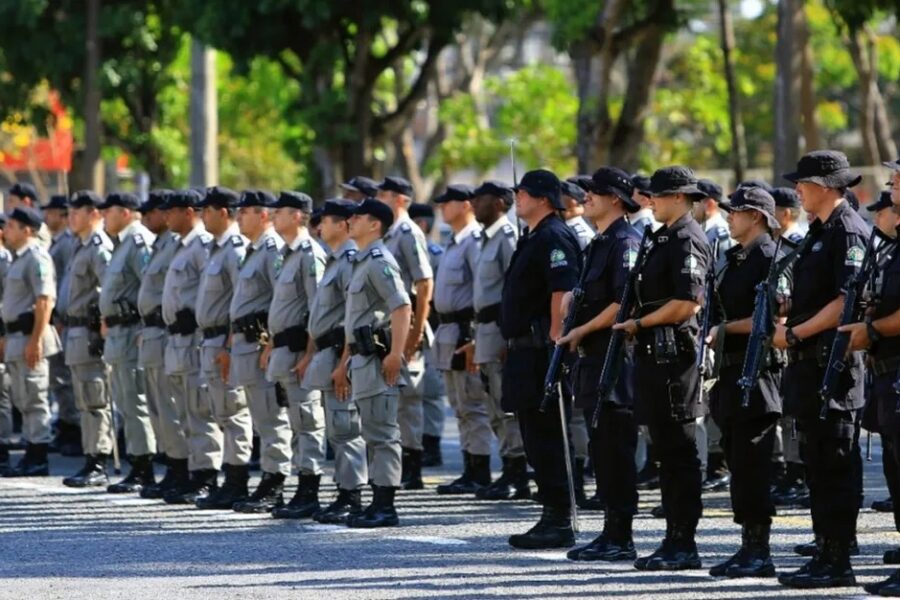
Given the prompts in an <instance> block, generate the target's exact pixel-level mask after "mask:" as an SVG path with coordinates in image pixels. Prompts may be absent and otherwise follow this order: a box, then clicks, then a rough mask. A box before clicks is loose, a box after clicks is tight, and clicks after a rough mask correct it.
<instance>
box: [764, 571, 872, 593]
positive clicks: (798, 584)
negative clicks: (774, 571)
mask: <svg viewBox="0 0 900 600" xmlns="http://www.w3.org/2000/svg"><path fill="white" fill-rule="evenodd" d="M778 583H780V584H781V585H783V586H785V587H790V588H796V589H801V590H812V589H817V588H835V587H854V586H856V576H854V575H853V574H852V573H850V574H849V575H847V574H845V575H841V576H838V577H818V576H817V577H811V576H809V575H795V576H791V577H783V576H779V577H778Z"/></svg>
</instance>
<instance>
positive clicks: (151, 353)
mask: <svg viewBox="0 0 900 600" xmlns="http://www.w3.org/2000/svg"><path fill="white" fill-rule="evenodd" d="M171 193H172V192H171V191H170V190H151V191H150V194H149V197H148V199H147V201H146V202H144V203H143V204H142V205H141V207H140V209H139V210H140V212H141V214H142V215H143V223H144V225H145V226H146V227H147V229H149V230H150V232H151V233H152V234H153V235H154V236H155V237H154V239H153V243H151V244H150V252H151V255H150V262H148V263H147V266H146V267H144V271H143V275H142V277H141V286H140V288H139V289H138V296H137V308H138V312H139V313H140V315H141V321H142V325H143V328H142V329H141V334H140V337H139V338H138V368H139V373H140V374H141V375H143V387H144V391H145V392H146V394H147V406H148V408H149V410H150V418H151V423H152V425H153V430H154V432H155V434H156V441H157V446H158V448H159V451H160V452H161V453H162V454H163V456H164V459H165V464H166V474H165V476H164V477H163V479H162V480H161V481H159V482H158V483H154V484H152V485H148V486H145V487H144V488H143V489H142V490H141V497H142V498H162V497H163V496H165V494H166V493H167V492H168V491H169V490H171V489H173V488H175V487H178V486H181V485H184V483H186V482H187V479H188V464H187V463H188V443H187V437H186V436H185V433H184V424H185V420H186V419H187V416H186V415H185V412H184V406H183V405H180V404H179V403H177V402H176V401H175V397H174V396H173V394H172V388H171V386H170V385H169V378H168V376H166V371H165V351H166V322H165V321H164V320H163V316H162V298H163V288H164V286H165V281H166V271H168V270H169V265H170V264H171V262H172V256H173V255H174V254H175V251H176V250H177V249H178V236H177V235H176V234H175V233H174V232H172V230H171V229H169V227H168V224H167V223H166V212H167V209H168V206H167V205H166V202H167V201H168V197H169V195H170V194H171Z"/></svg>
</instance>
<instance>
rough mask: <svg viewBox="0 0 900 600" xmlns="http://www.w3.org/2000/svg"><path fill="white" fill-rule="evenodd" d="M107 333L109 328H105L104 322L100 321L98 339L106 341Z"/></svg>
mask: <svg viewBox="0 0 900 600" xmlns="http://www.w3.org/2000/svg"><path fill="white" fill-rule="evenodd" d="M108 333H109V327H107V326H106V320H104V319H100V337H102V338H103V339H104V340H105V339H106V334H108Z"/></svg>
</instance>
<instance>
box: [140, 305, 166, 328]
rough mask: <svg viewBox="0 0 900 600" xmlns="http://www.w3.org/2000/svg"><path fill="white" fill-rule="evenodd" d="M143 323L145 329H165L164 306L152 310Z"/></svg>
mask: <svg viewBox="0 0 900 600" xmlns="http://www.w3.org/2000/svg"><path fill="white" fill-rule="evenodd" d="M143 321H144V327H159V328H160V329H165V328H166V322H165V321H164V320H163V316H162V306H157V307H156V308H154V309H153V310H151V311H150V313H149V314H147V315H145V316H144V318H143Z"/></svg>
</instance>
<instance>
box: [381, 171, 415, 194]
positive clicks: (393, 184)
mask: <svg viewBox="0 0 900 600" xmlns="http://www.w3.org/2000/svg"><path fill="white" fill-rule="evenodd" d="M378 189H379V190H381V191H385V192H394V193H396V194H400V195H401V196H409V197H410V198H412V195H413V188H412V184H410V183H409V182H408V181H407V180H405V179H403V178H402V177H394V176H392V175H389V176H387V177H385V178H384V181H382V182H381V183H379V184H378Z"/></svg>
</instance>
